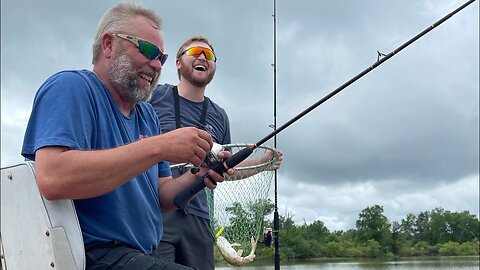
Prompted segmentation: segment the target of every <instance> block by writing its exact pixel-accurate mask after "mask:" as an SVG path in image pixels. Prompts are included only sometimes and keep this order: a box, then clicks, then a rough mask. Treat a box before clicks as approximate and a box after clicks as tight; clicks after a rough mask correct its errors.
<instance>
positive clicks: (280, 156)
mask: <svg viewBox="0 0 480 270" xmlns="http://www.w3.org/2000/svg"><path fill="white" fill-rule="evenodd" d="M275 152H276V153H277V156H278V158H277V160H276V161H275V163H274V164H272V165H271V166H269V167H268V170H272V171H273V170H277V169H279V168H280V166H281V165H282V161H283V152H282V151H280V150H278V149H275ZM272 159H273V152H272V151H271V150H267V151H266V152H265V154H264V155H263V157H262V161H263V162H267V161H269V160H272Z"/></svg>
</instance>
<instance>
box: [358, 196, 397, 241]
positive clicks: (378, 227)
mask: <svg viewBox="0 0 480 270" xmlns="http://www.w3.org/2000/svg"><path fill="white" fill-rule="evenodd" d="M356 226H357V231H358V240H359V241H360V242H363V243H367V242H368V240H375V241H376V242H377V243H379V244H380V246H381V247H382V248H383V250H384V251H387V249H388V248H389V247H390V244H391V232H390V223H389V222H388V219H387V217H385V216H384V215H383V207H382V206H379V205H374V206H372V207H367V208H365V209H363V210H362V211H361V212H360V214H359V219H358V220H357V222H356Z"/></svg>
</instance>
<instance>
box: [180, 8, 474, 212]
mask: <svg viewBox="0 0 480 270" xmlns="http://www.w3.org/2000/svg"><path fill="white" fill-rule="evenodd" d="M475 1H476V0H470V1H467V2H466V3H464V4H463V5H461V6H460V7H458V8H457V9H455V10H454V11H452V12H450V13H449V14H447V15H445V16H444V17H442V18H441V19H440V20H438V21H437V22H435V23H434V24H432V25H431V26H429V27H428V28H426V29H425V30H423V31H422V32H420V33H418V34H417V35H416V36H414V37H413V38H411V39H410V40H408V41H407V42H405V43H403V44H402V45H400V46H399V47H398V48H396V49H394V50H393V51H392V52H390V53H388V54H382V53H380V52H378V51H377V53H378V58H377V61H376V62H375V63H374V64H372V65H371V66H369V67H367V68H366V69H365V70H363V71H362V72H360V73H358V74H357V75H356V76H355V77H353V78H351V79H350V80H348V81H347V82H345V83H344V84H342V85H341V86H339V87H338V88H337V89H335V90H333V91H332V92H330V93H329V94H328V95H326V96H325V97H323V98H322V99H320V100H319V101H317V102H315V103H314V104H313V105H311V106H310V107H308V108H307V109H305V110H304V111H302V112H301V113H299V114H298V115H296V116H295V117H293V118H292V119H290V120H289V121H288V122H286V123H285V124H283V125H282V126H280V127H279V128H277V129H275V130H274V131H273V132H271V133H270V134H268V135H267V136H265V137H263V138H262V139H261V140H259V141H258V142H256V143H255V144H254V145H252V146H250V147H246V148H244V149H242V150H240V151H238V152H237V153H235V154H234V155H232V156H231V157H229V158H228V159H225V160H217V159H216V158H215V156H214V155H215V153H212V152H210V153H208V155H207V157H206V158H205V164H206V165H207V166H209V167H210V168H211V169H213V170H215V171H216V172H217V173H219V174H223V173H224V172H225V171H227V170H228V169H229V168H233V167H235V166H236V165H238V164H239V163H240V162H242V161H244V160H245V159H246V158H248V157H249V156H250V154H252V153H253V150H255V149H256V148H257V147H258V146H260V145H262V144H264V143H265V142H266V141H268V140H270V139H271V138H273V137H274V136H275V135H277V134H278V133H280V132H282V131H283V130H284V129H286V128H287V127H288V126H290V125H291V124H293V123H295V122H296V121H297V120H299V119H300V118H302V117H303V116H305V115H306V114H307V113H309V112H311V111H312V110H313V109H315V108H317V107H318V106H320V105H321V104H322V103H324V102H325V101H327V100H329V99H330V98H332V97H333V96H335V95H336V94H338V93H339V92H340V91H342V90H343V89H345V88H347V87H348V86H349V85H351V84H352V83H354V82H355V81H357V80H358V79H360V78H362V77H363V76H365V75H366V74H367V73H369V72H370V71H372V70H374V69H375V68H377V67H378V66H380V65H381V64H383V63H384V62H385V61H387V60H388V59H390V58H392V57H393V56H394V55H396V54H397V53H398V52H400V51H401V50H403V49H405V48H406V47H408V46H409V45H411V44H412V43H414V42H415V41H417V40H418V39H419V38H421V37H422V36H424V35H425V34H427V33H428V32H430V31H432V30H433V29H434V28H436V27H437V26H439V25H440V24H442V23H443V22H445V21H446V20H448V19H449V18H450V17H452V16H453V15H455V14H456V13H458V12H459V11H460V10H462V9H464V8H465V7H467V6H468V5H470V4H472V3H473V2H475ZM206 177H208V174H204V175H202V177H201V178H200V179H199V180H198V181H196V182H195V183H194V184H193V185H192V186H190V187H188V188H187V189H185V190H183V191H182V192H180V193H179V194H178V195H177V196H176V197H175V198H174V200H173V202H174V204H175V206H177V207H178V208H179V209H185V206H186V205H187V204H188V202H189V201H190V199H191V198H192V197H193V196H195V194H197V193H198V192H199V191H201V190H202V189H204V188H205V182H204V180H205V178H206Z"/></svg>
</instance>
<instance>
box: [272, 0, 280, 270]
mask: <svg viewBox="0 0 480 270" xmlns="http://www.w3.org/2000/svg"><path fill="white" fill-rule="evenodd" d="M272 17H273V65H272V66H273V131H274V132H275V131H276V130H277V0H273V16H272ZM273 148H274V149H277V136H276V135H274V136H273ZM274 173H275V175H274V177H275V178H274V185H275V187H274V196H275V197H274V204H273V206H274V208H273V210H274V211H273V246H274V250H275V251H274V254H273V262H274V266H275V268H274V269H275V270H279V269H280V243H279V235H280V234H279V232H280V218H279V215H278V192H277V189H278V174H277V170H275V172H274Z"/></svg>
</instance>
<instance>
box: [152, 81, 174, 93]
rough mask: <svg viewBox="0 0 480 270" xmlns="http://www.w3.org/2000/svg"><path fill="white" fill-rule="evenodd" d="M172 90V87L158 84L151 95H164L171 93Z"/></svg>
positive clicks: (166, 84)
mask: <svg viewBox="0 0 480 270" xmlns="http://www.w3.org/2000/svg"><path fill="white" fill-rule="evenodd" d="M172 89H173V85H171V84H168V83H164V84H158V85H157V86H156V87H155V89H154V90H153V94H155V93H162V94H163V93H166V92H168V91H171V90H172Z"/></svg>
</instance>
